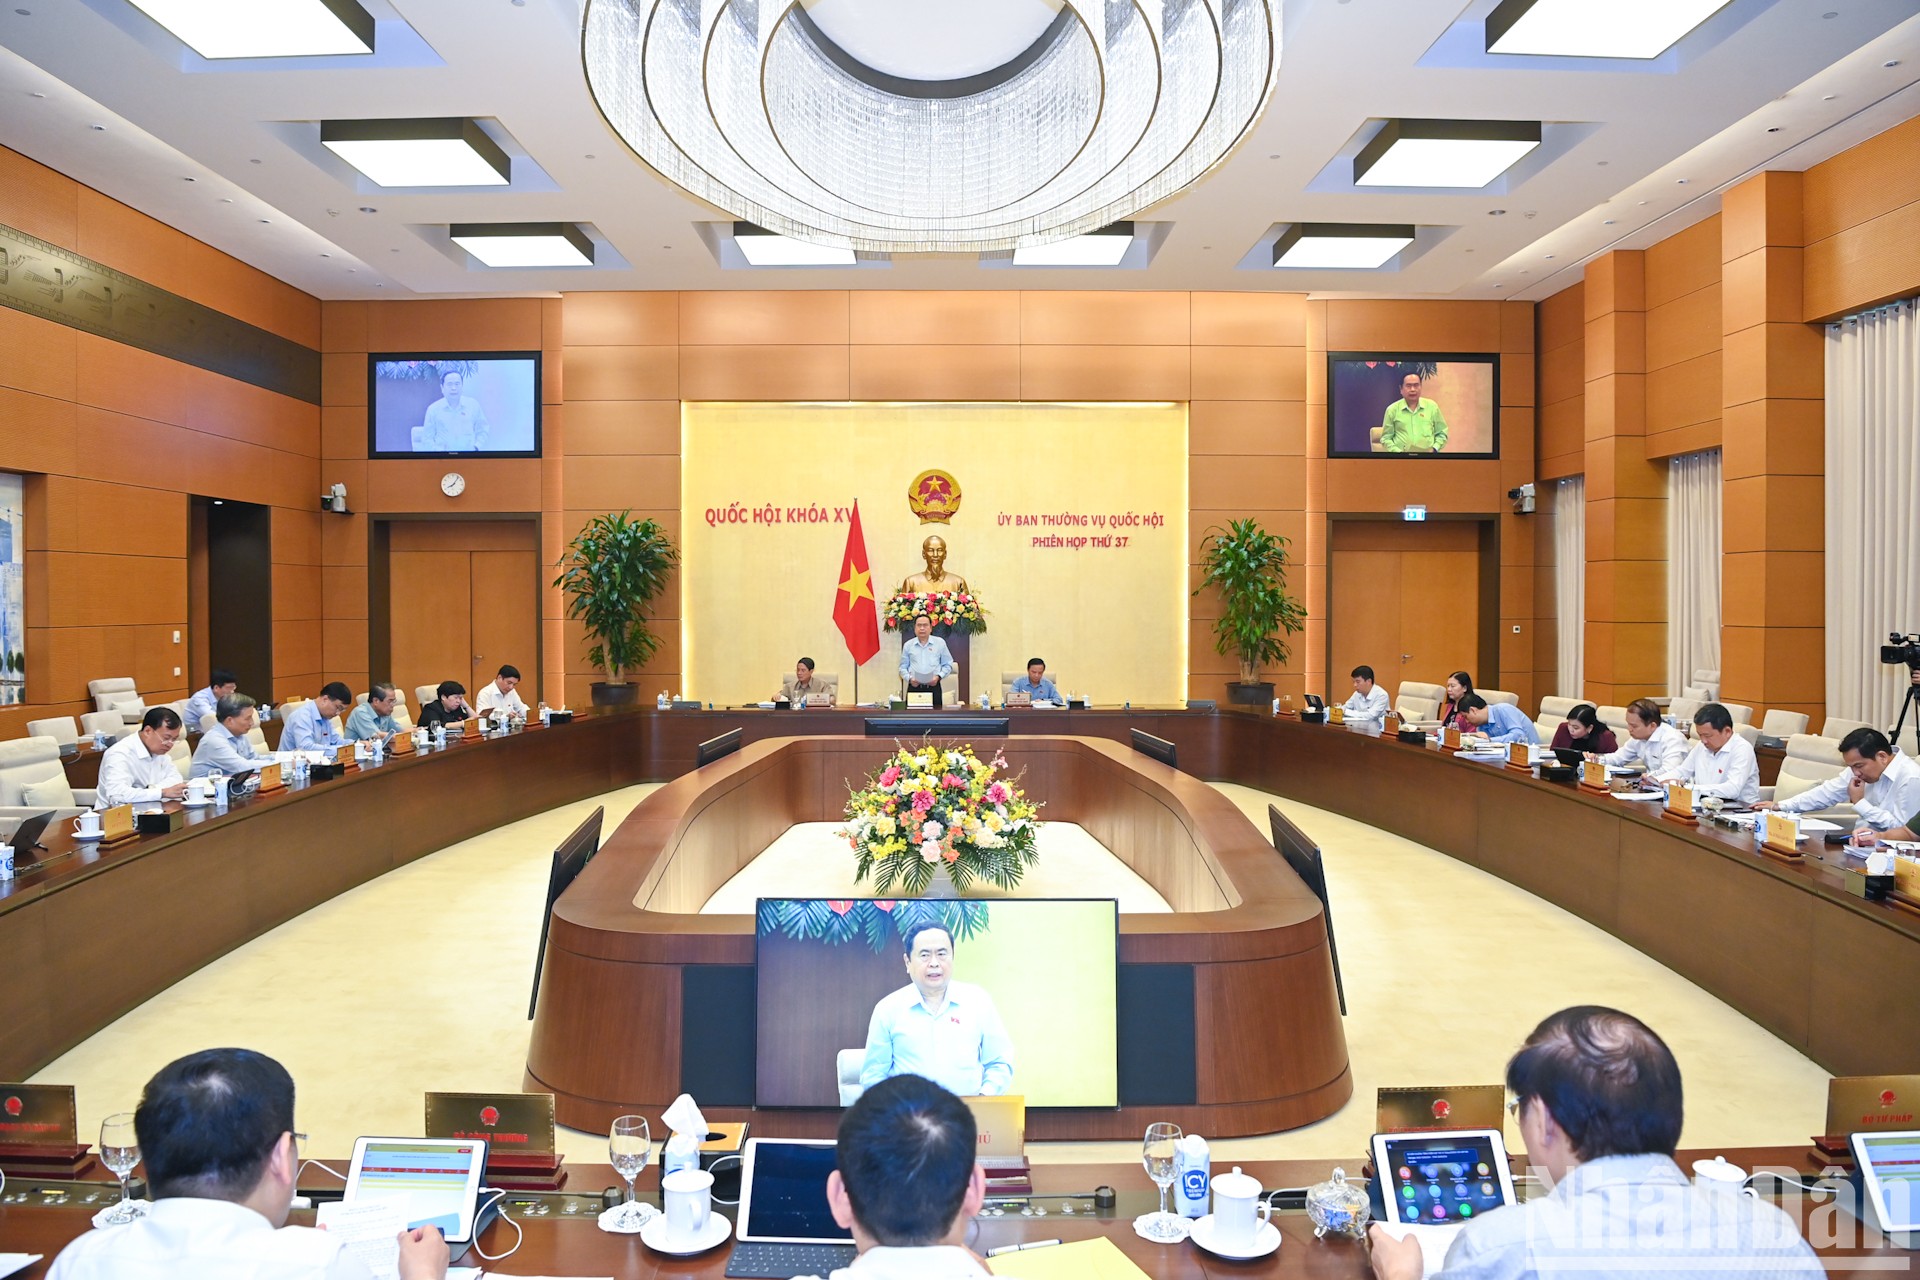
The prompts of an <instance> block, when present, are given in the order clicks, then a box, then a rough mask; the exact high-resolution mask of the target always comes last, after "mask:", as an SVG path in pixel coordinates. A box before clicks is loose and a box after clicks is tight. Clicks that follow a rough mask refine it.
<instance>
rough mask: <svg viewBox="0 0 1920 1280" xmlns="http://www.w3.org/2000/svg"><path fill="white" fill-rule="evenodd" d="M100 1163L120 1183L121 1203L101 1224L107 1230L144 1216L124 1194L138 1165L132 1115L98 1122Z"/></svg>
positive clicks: (123, 1113) (116, 1115)
mask: <svg viewBox="0 0 1920 1280" xmlns="http://www.w3.org/2000/svg"><path fill="white" fill-rule="evenodd" d="M100 1163H101V1164H103V1165H105V1166H107V1168H108V1170H109V1171H111V1172H112V1174H113V1176H114V1177H116V1178H118V1179H120V1203H119V1204H117V1205H115V1206H114V1208H113V1212H112V1213H109V1214H108V1215H107V1216H106V1218H105V1219H104V1220H103V1221H105V1222H106V1223H107V1225H109V1226H118V1225H119V1224H121V1223H124V1222H132V1221H133V1220H134V1219H135V1218H138V1217H139V1216H141V1214H142V1213H143V1212H144V1211H143V1210H142V1209H141V1208H140V1207H139V1206H138V1205H136V1204H134V1202H133V1199H132V1197H130V1196H129V1195H128V1194H127V1175H128V1174H130V1173H132V1172H133V1167H134V1166H135V1165H137V1164H139V1163H140V1139H139V1137H138V1136H137V1135H136V1134H135V1133H134V1131H133V1112H131V1111H121V1112H118V1113H116V1114H114V1115H110V1116H108V1117H107V1118H106V1119H105V1120H103V1121H101V1122H100Z"/></svg>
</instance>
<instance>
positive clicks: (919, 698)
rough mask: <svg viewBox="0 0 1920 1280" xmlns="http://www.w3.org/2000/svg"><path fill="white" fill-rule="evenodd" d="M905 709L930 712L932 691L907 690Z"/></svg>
mask: <svg viewBox="0 0 1920 1280" xmlns="http://www.w3.org/2000/svg"><path fill="white" fill-rule="evenodd" d="M907 709H908V710H909V711H930V710H932V709H933V691H932V690H930V689H909V690H907Z"/></svg>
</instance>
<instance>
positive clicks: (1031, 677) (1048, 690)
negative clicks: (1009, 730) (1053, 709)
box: [1012, 658, 1066, 706]
mask: <svg viewBox="0 0 1920 1280" xmlns="http://www.w3.org/2000/svg"><path fill="white" fill-rule="evenodd" d="M1012 691H1013V692H1014V693H1024V694H1026V695H1027V700H1028V701H1029V702H1051V703H1053V704H1054V705H1056V706H1058V705H1059V704H1060V703H1063V702H1065V701H1066V699H1064V698H1062V697H1061V696H1060V691H1059V690H1058V689H1056V688H1054V687H1053V681H1052V679H1050V678H1049V677H1048V675H1047V664H1046V663H1045V662H1043V661H1042V660H1040V659H1039V658H1028V659H1027V674H1025V675H1023V676H1021V677H1020V678H1019V679H1017V680H1015V681H1014V682H1013V690H1012Z"/></svg>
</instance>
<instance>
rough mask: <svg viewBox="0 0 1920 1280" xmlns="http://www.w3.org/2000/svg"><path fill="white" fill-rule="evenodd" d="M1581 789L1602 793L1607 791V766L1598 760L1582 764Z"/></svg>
mask: <svg viewBox="0 0 1920 1280" xmlns="http://www.w3.org/2000/svg"><path fill="white" fill-rule="evenodd" d="M1580 789H1581V790H1582V791H1594V792H1598V793H1600V794H1601V795H1605V794H1606V793H1607V766H1605V765H1603V764H1601V763H1600V762H1599V761H1597V760H1588V761H1586V762H1585V763H1584V764H1582V765H1581V766H1580Z"/></svg>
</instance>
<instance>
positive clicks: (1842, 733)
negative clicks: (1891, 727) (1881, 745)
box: [1820, 716, 1880, 742]
mask: <svg viewBox="0 0 1920 1280" xmlns="http://www.w3.org/2000/svg"><path fill="white" fill-rule="evenodd" d="M1879 727H1880V726H1879V725H1876V724H1868V723H1867V722H1866V721H1865V720H1847V719H1843V718H1842V717H1840V716H1828V717H1827V722H1826V724H1824V725H1822V726H1821V727H1820V736H1821V737H1823V738H1832V739H1833V740H1834V741H1835V742H1838V741H1840V739H1842V738H1844V737H1846V736H1847V735H1848V734H1850V733H1852V732H1853V731H1854V730H1855V729H1877V728H1879Z"/></svg>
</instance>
